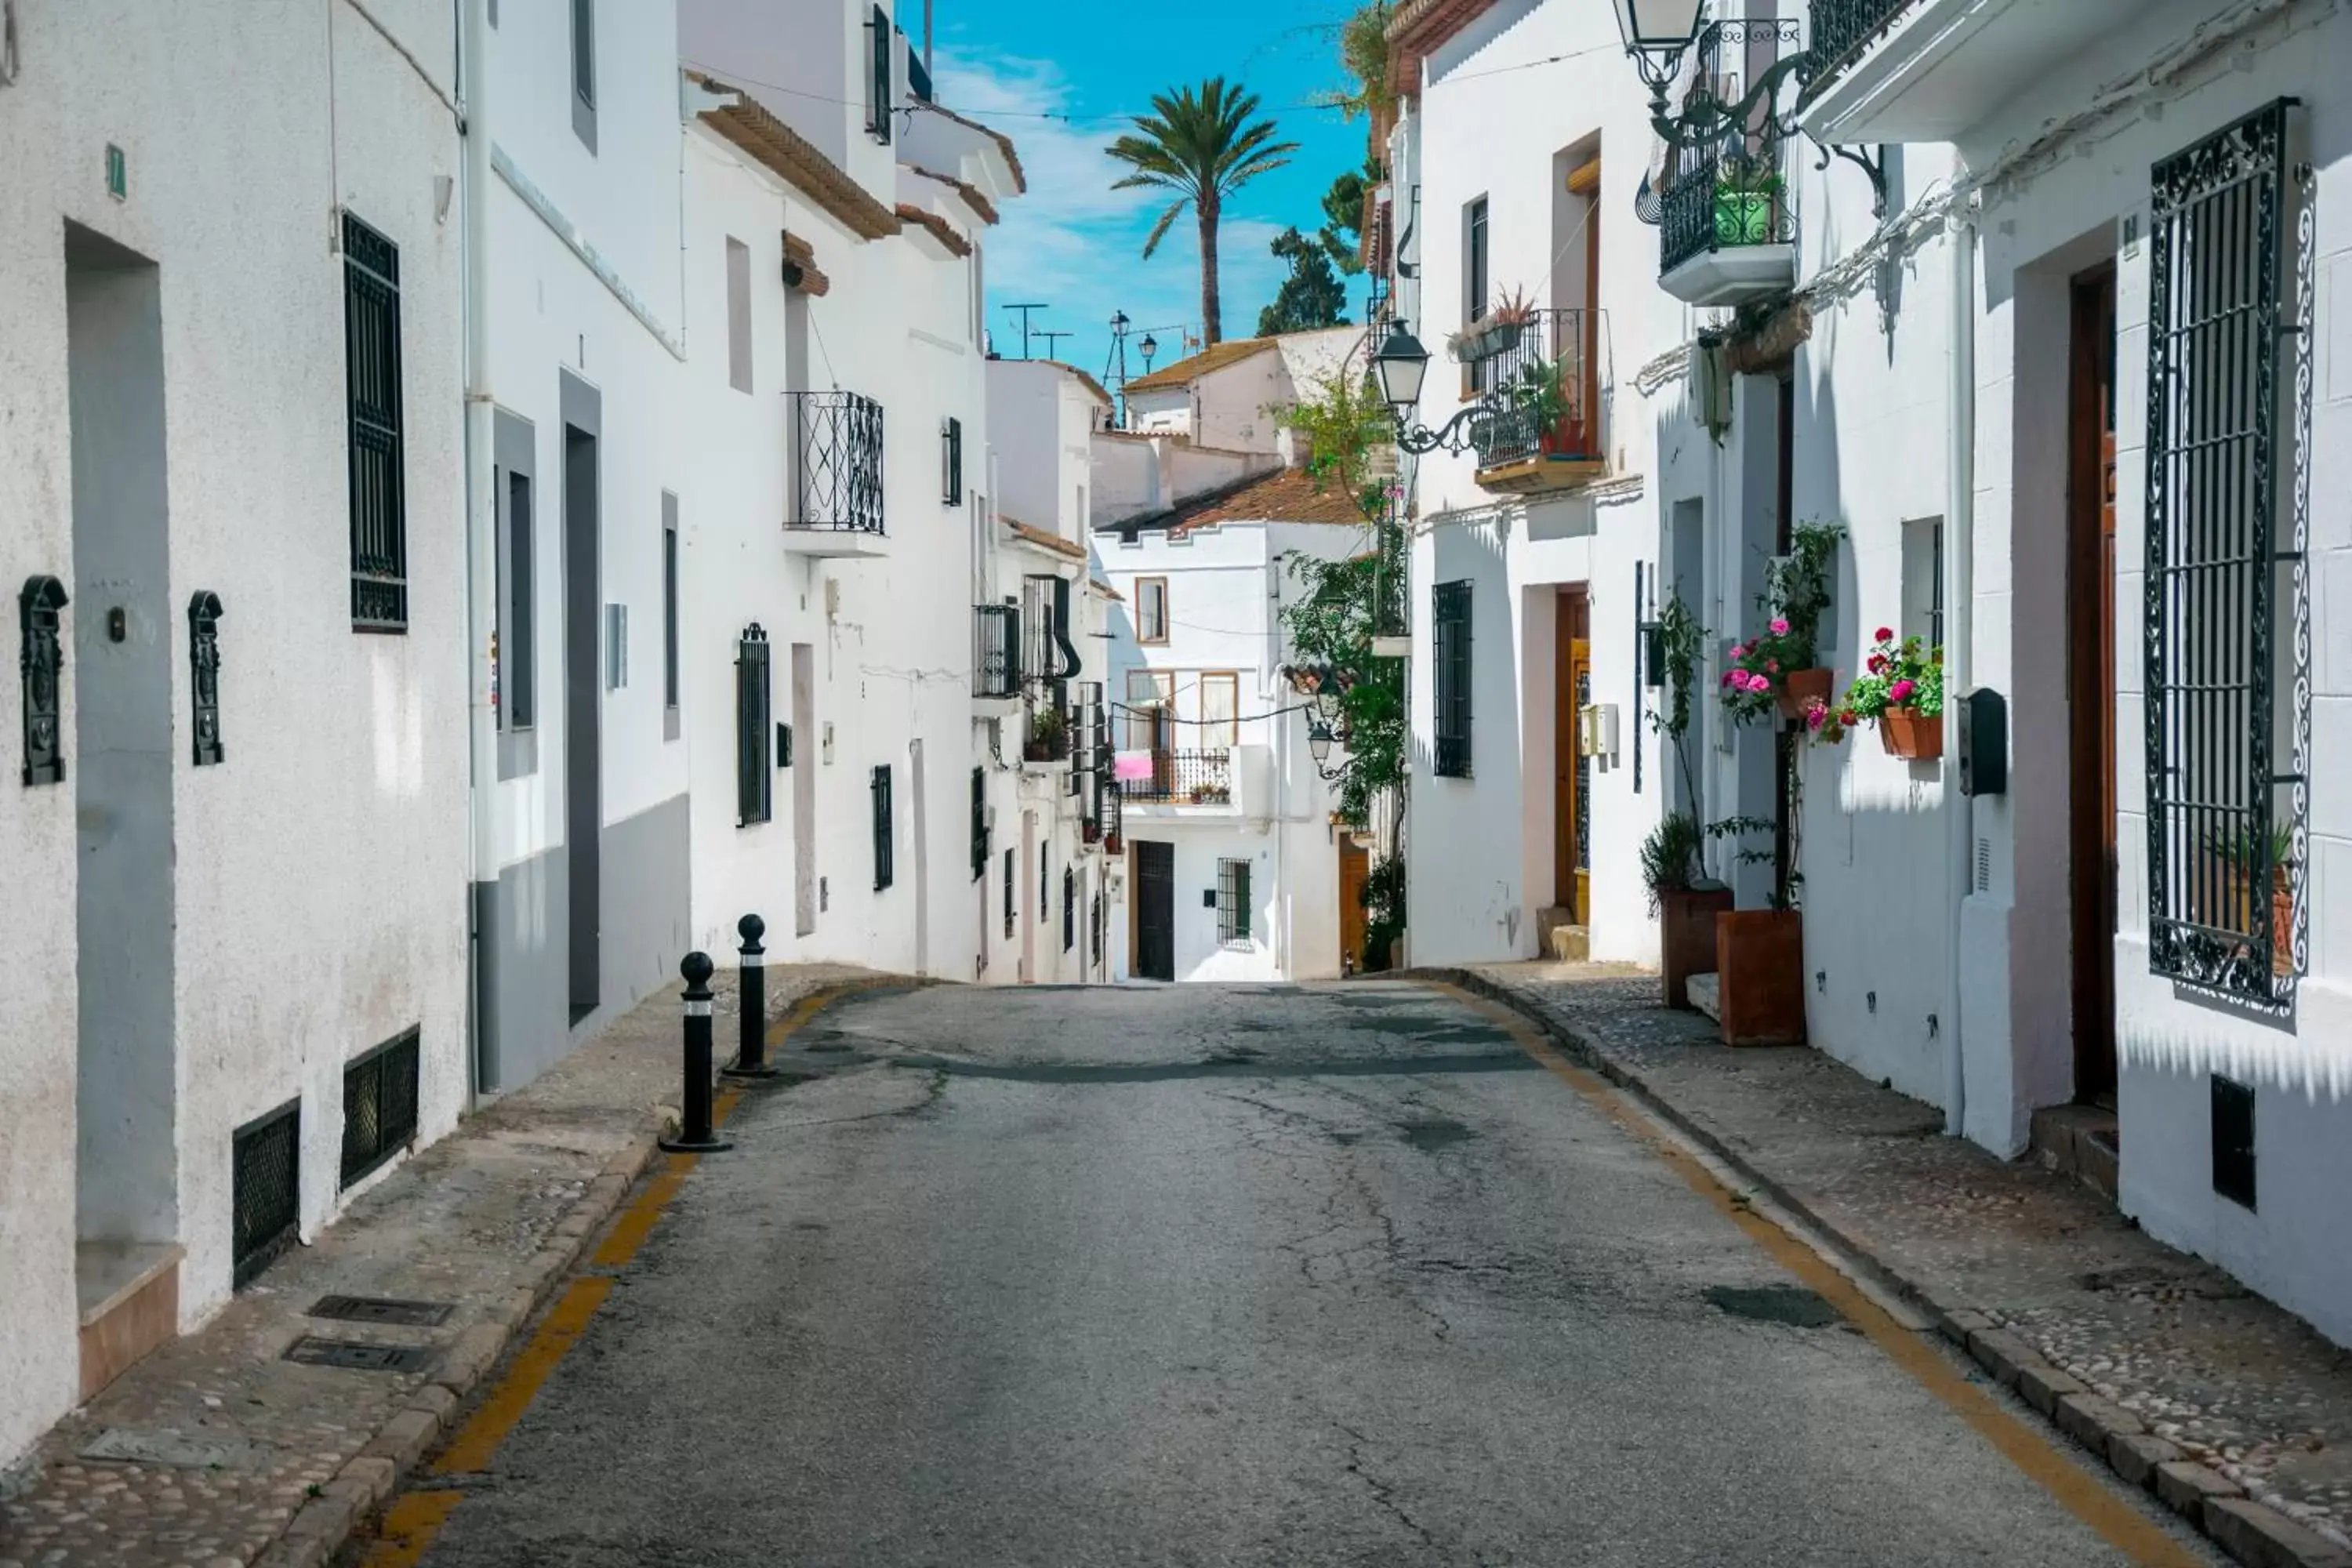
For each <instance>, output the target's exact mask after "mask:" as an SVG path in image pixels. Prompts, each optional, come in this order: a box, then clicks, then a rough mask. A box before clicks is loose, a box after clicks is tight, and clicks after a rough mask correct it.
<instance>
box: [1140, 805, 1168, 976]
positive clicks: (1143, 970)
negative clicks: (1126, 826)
mask: <svg viewBox="0 0 2352 1568" xmlns="http://www.w3.org/2000/svg"><path fill="white" fill-rule="evenodd" d="M1135 910H1136V915H1135V973H1137V974H1139V975H1140V976H1141V977H1142V978H1144V979H1146V980H1174V979H1175V978H1176V846H1174V845H1173V844H1170V843H1166V842H1164V841H1161V842H1154V841H1153V840H1150V839H1148V838H1139V839H1138V840H1136V844H1135Z"/></svg>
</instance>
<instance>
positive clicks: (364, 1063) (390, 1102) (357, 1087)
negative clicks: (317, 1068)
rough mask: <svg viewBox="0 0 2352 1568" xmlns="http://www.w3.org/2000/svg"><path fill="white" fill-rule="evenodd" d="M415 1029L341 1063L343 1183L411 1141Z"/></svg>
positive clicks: (353, 1179) (416, 1032)
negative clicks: (344, 1065)
mask: <svg viewBox="0 0 2352 1568" xmlns="http://www.w3.org/2000/svg"><path fill="white" fill-rule="evenodd" d="M418 1038H419V1034H418V1031H417V1030H415V1029H411V1030H409V1031H408V1032H407V1033H405V1034H404V1035H401V1036H399V1037H396V1038H394V1039H390V1040H387V1041H385V1042H384V1043H383V1045H380V1046H378V1047H375V1048H374V1049H373V1050H372V1051H369V1052H368V1053H367V1054H366V1055H364V1056H362V1057H359V1058H355V1059H353V1060H352V1062H351V1063H350V1064H349V1065H348V1066H346V1067H345V1068H343V1185H345V1186H347V1187H348V1186H350V1185H351V1184H352V1183H353V1182H356V1181H358V1180H359V1179H360V1178H361V1177H362V1176H365V1175H367V1174H368V1173H370V1172H372V1171H374V1170H376V1169H377V1168H379V1167H380V1166H382V1165H383V1163H384V1162H385V1161H387V1160H389V1159H391V1158H392V1157H393V1156H394V1154H397V1153H399V1152H401V1151H402V1150H404V1149H405V1148H407V1147H408V1146H409V1144H411V1143H413V1142H415V1140H416V1068H417V1041H418Z"/></svg>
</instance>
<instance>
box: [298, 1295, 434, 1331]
mask: <svg viewBox="0 0 2352 1568" xmlns="http://www.w3.org/2000/svg"><path fill="white" fill-rule="evenodd" d="M455 1310H457V1309H455V1308H454V1307H452V1306H451V1305H450V1304H449V1303H448V1302H446V1301H404V1300H400V1299H399V1298H398V1297H394V1296H321V1297H320V1298H319V1300H318V1301H317V1302H316V1303H315V1304H314V1305H312V1307H311V1308H310V1312H309V1314H308V1315H309V1316H310V1317H313V1318H332V1319H334V1320H335V1321H338V1322H344V1323H397V1324H399V1325H401V1326H402V1327H404V1328H412V1329H436V1328H439V1327H440V1326H441V1325H442V1324H443V1323H446V1322H447V1321H449V1314H450V1313H451V1312H452V1311H455Z"/></svg>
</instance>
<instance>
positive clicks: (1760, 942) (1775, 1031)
mask: <svg viewBox="0 0 2352 1568" xmlns="http://www.w3.org/2000/svg"><path fill="white" fill-rule="evenodd" d="M1715 966H1716V970H1717V985H1718V986H1719V987H1720V988H1721V989H1720V993H1719V994H1720V998H1721V1003H1722V1007H1723V1043H1724V1044H1725V1045H1727V1046H1801V1045H1803V1044H1804V1043H1805V923H1804V917H1803V916H1802V915H1801V914H1800V913H1798V912H1797V911H1796V910H1730V911H1727V912H1726V913H1723V914H1719V915H1717V916H1716V917H1715Z"/></svg>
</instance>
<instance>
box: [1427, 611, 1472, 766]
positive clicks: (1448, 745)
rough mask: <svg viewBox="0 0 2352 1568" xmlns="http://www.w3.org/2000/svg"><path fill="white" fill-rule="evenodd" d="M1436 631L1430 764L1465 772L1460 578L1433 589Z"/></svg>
mask: <svg viewBox="0 0 2352 1568" xmlns="http://www.w3.org/2000/svg"><path fill="white" fill-rule="evenodd" d="M1433 594H1434V599H1435V604H1434V609H1435V612H1436V614H1435V627H1434V630H1435V636H1434V637H1433V639H1432V645H1431V650H1430V651H1431V656H1432V657H1431V659H1430V664H1431V670H1430V674H1431V677H1432V681H1433V686H1434V687H1435V690H1434V691H1433V699H1434V700H1433V702H1432V704H1431V706H1432V708H1433V710H1434V712H1433V718H1434V720H1435V721H1436V722H1435V726H1434V727H1435V731H1436V732H1435V735H1434V737H1433V739H1434V741H1435V752H1436V756H1435V759H1434V761H1435V764H1436V773H1437V776H1438V777H1440V778H1447V779H1466V778H1468V777H1469V776H1470V584H1469V581H1468V580H1467V579H1466V578H1465V579H1463V580H1460V581H1457V582H1453V583H1440V584H1437V585H1436V588H1435V589H1434V590H1433Z"/></svg>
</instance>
